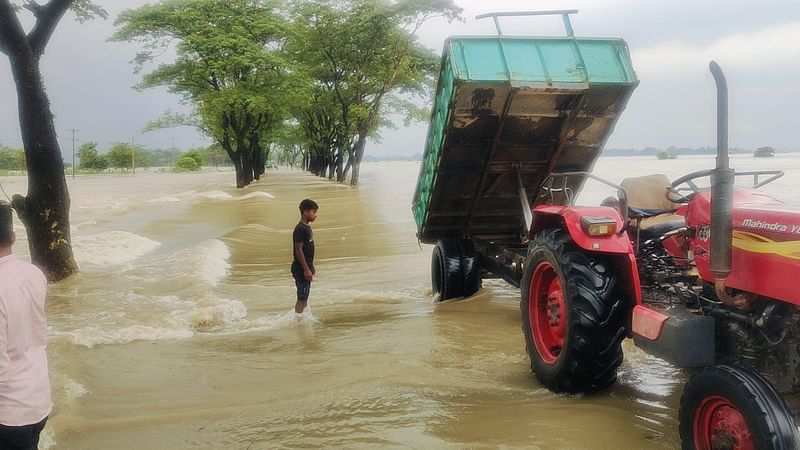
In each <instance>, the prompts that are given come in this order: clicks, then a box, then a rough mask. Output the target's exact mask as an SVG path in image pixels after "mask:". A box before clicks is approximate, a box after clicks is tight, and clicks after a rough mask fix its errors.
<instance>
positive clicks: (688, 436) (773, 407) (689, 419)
mask: <svg viewBox="0 0 800 450" xmlns="http://www.w3.org/2000/svg"><path fill="white" fill-rule="evenodd" d="M678 416H679V419H680V434H681V445H682V447H683V449H685V450H688V449H691V450H695V449H697V450H711V449H718V448H726V449H734V450H744V449H759V450H784V449H785V450H790V449H796V448H798V444H800V442H798V441H797V427H796V426H795V424H794V420H793V419H792V415H791V413H790V412H789V408H788V407H787V406H786V402H784V400H783V398H782V397H781V396H780V395H779V394H778V393H777V392H776V391H775V389H773V387H772V386H771V385H770V384H769V382H768V381H766V380H765V379H764V378H762V377H761V376H760V375H758V374H757V373H755V372H753V371H751V370H749V369H745V368H741V367H733V366H716V367H708V368H705V369H702V370H701V371H699V372H697V373H695V374H693V375H692V376H691V377H690V378H689V381H688V382H687V383H686V386H685V387H684V389H683V395H682V396H681V406H680V412H679V414H678Z"/></svg>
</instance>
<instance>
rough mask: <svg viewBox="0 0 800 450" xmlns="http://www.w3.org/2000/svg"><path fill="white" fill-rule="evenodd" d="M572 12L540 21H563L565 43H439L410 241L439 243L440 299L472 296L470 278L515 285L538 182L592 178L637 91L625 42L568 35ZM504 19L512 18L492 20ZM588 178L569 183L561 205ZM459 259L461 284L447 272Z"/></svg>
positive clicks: (435, 265) (507, 39) (464, 39)
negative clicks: (558, 175)
mask: <svg viewBox="0 0 800 450" xmlns="http://www.w3.org/2000/svg"><path fill="white" fill-rule="evenodd" d="M573 12H577V11H556V12H548V13H550V14H552V13H556V14H561V15H562V17H563V18H564V23H565V25H566V28H567V35H566V36H563V37H553V36H549V37H538V36H505V35H502V34H499V35H497V36H454V37H450V38H449V39H447V41H446V42H445V45H444V51H443V55H442V61H441V72H440V74H439V79H438V84H437V88H436V97H435V100H434V105H433V111H432V116H431V120H430V125H429V129H428V136H427V141H426V144H425V151H424V154H423V157H422V163H421V167H420V173H419V177H418V180H417V187H416V192H415V194H414V197H413V204H412V209H413V214H414V220H415V222H416V225H417V237H418V239H419V240H420V241H422V242H424V243H429V244H437V246H436V247H435V248H434V254H433V262H432V281H433V288H434V290H435V291H437V292H441V291H442V289H443V288H444V287H445V285H447V284H448V282H449V284H450V289H449V290H448V289H447V288H445V290H446V291H447V292H446V294H447V295H442V299H444V298H447V297H453V296H467V295H471V294H472V293H474V291H476V290H477V289H478V287H479V286H480V277H481V274H480V273H478V272H482V273H483V276H487V275H489V276H491V275H498V276H502V277H503V278H506V279H507V280H508V281H509V282H512V283H514V284H517V285H518V284H519V278H520V277H521V275H520V274H521V272H520V270H519V267H515V265H516V262H517V261H518V260H519V257H520V255H521V256H522V258H524V256H525V252H526V249H527V247H526V244H525V242H526V234H527V231H528V230H529V227H530V223H529V222H530V214H531V213H530V211H531V207H533V206H535V205H536V204H537V203H538V202H540V201H542V200H543V193H542V192H541V191H542V189H541V187H542V183H543V182H544V181H545V180H546V179H547V177H548V175H549V174H551V173H553V172H580V171H584V172H589V171H591V170H592V167H593V166H594V163H595V161H596V160H597V158H598V156H599V155H600V152H601V150H602V148H603V145H604V144H605V142H606V140H607V139H608V137H609V135H610V134H611V132H612V131H613V129H614V125H615V124H616V122H617V120H618V119H619V117H620V114H621V113H622V111H623V110H624V109H625V106H626V104H627V102H628V99H629V98H630V96H631V93H632V92H633V90H634V89H635V87H636V86H637V84H638V80H637V78H636V74H635V72H634V70H633V66H632V64H631V58H630V54H629V52H628V46H627V44H626V43H625V41H623V40H622V39H617V38H596V37H575V36H574V35H573V33H572V27H571V26H570V23H569V16H568V14H571V13H573ZM523 14H542V13H523ZM500 15H512V14H509V13H497V14H492V15H491V16H494V18H495V22H496V23H498V22H497V16H500ZM513 15H520V14H519V13H513ZM498 32H499V33H501V30H500V27H499V23H498ZM584 181H585V177H581V176H573V177H570V178H569V181H568V185H566V186H562V187H563V189H562V190H561V191H560V192H561V195H562V196H564V197H565V198H564V199H563V201H567V199H566V197H569V196H570V194H571V193H577V192H578V191H579V190H580V188H581V187H582V185H583V182H584ZM552 192H553V191H552V190H550V191H548V195H552ZM529 199H530V200H529ZM550 200H552V198H551V199H550ZM521 202H522V203H521ZM526 216H527V217H526ZM456 254H458V255H460V256H461V258H462V261H461V263H460V264H459V266H460V267H461V270H462V272H464V273H462V274H460V275H457V274H453V273H449V272H448V269H447V266H448V265H449V266H454V265H455V261H454V260H453V261H450V262H448V259H452V258H453V257H455V256H454V255H456ZM499 261H500V262H502V261H505V263H498V262H499ZM498 264H500V265H498ZM443 267H444V268H443ZM455 285H460V286H461V287H460V288H458V289H456V288H453V286H455Z"/></svg>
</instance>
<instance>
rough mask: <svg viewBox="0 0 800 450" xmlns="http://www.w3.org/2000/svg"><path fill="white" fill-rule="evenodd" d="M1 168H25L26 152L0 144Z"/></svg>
mask: <svg viewBox="0 0 800 450" xmlns="http://www.w3.org/2000/svg"><path fill="white" fill-rule="evenodd" d="M0 170H25V152H24V151H22V150H20V149H13V148H8V147H4V146H2V145H0Z"/></svg>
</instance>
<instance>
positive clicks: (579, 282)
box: [520, 230, 625, 393]
mask: <svg viewBox="0 0 800 450" xmlns="http://www.w3.org/2000/svg"><path fill="white" fill-rule="evenodd" d="M616 284H617V278H616V276H615V275H614V273H613V270H612V266H611V261H610V260H609V259H608V258H607V257H605V256H604V255H599V254H593V253H589V252H584V251H582V250H580V249H579V248H577V247H576V246H575V245H574V244H573V242H572V240H571V239H570V237H569V235H568V234H567V233H566V232H564V231H562V230H551V231H545V232H542V233H540V234H538V235H537V236H536V237H535V238H534V240H533V242H532V243H531V247H530V249H529V251H528V260H527V263H526V265H525V276H524V277H523V279H522V300H521V302H520V309H521V312H522V331H523V333H524V334H525V344H526V349H527V352H528V356H529V357H530V360H531V369H532V370H533V372H534V373H535V374H536V378H537V379H538V380H539V382H540V383H542V384H543V385H544V386H546V387H547V388H548V389H550V390H552V391H555V392H568V393H590V392H595V391H598V390H600V389H603V388H605V387H607V386H609V385H610V384H612V383H613V382H614V381H616V379H617V368H618V367H619V365H620V364H621V363H622V345H621V343H622V339H623V338H624V336H625V330H624V326H623V323H624V308H623V299H622V297H621V296H620V295H619V294H618V292H617V289H616Z"/></svg>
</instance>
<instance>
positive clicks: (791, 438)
mask: <svg viewBox="0 0 800 450" xmlns="http://www.w3.org/2000/svg"><path fill="white" fill-rule="evenodd" d="M710 68H711V72H712V74H713V75H714V79H715V81H716V83H717V96H718V105H717V107H718V132H717V134H718V136H717V139H718V146H717V161H716V162H717V164H716V168H714V169H713V170H703V171H699V172H694V173H691V174H688V175H686V176H683V177H680V178H678V179H676V180H674V181H672V182H671V183H670V182H669V181H668V180H667V178H666V177H665V176H663V175H654V176H647V177H639V178H634V179H626V180H624V181H623V182H622V186H616V185H614V184H613V183H610V182H608V181H605V180H602V179H600V178H598V177H595V176H593V175H591V174H588V173H586V172H562V173H552V174H550V175H549V177H548V178H547V180H546V181H545V182H544V183H543V184H542V187H541V189H540V191H539V196H540V197H539V199H537V202H536V206H535V207H534V208H533V214H532V221H531V222H532V223H531V224H530V227H529V228H528V229H529V230H530V232H529V234H528V237H529V239H530V242H529V246H528V251H527V257H526V259H525V261H524V265H523V266H522V269H521V272H522V274H523V276H522V280H521V292H522V301H521V306H520V308H521V312H522V322H523V327H522V328H523V332H524V334H525V341H526V344H527V345H526V347H527V352H528V355H529V356H530V360H531V368H532V369H533V371H534V373H535V374H536V377H537V378H538V379H539V381H540V382H541V383H542V384H543V385H545V386H547V387H548V388H549V389H551V390H553V391H556V392H566V393H589V392H594V391H598V390H601V389H603V388H605V387H607V386H609V385H610V384H612V383H613V382H614V381H615V380H616V375H617V368H618V367H619V365H620V363H621V362H622V357H623V354H622V347H621V343H622V340H623V339H624V338H625V337H632V338H633V339H634V342H635V344H636V345H637V346H638V347H640V348H642V349H643V350H645V351H646V352H648V353H651V354H653V355H656V356H659V357H661V358H663V359H665V360H667V361H669V362H671V363H672V364H674V365H676V366H679V367H683V368H687V369H690V370H691V375H690V378H689V380H688V382H687V383H686V386H685V388H684V390H683V394H682V398H681V403H680V412H679V418H680V436H681V442H682V446H683V448H684V449H703V450H708V449H741V450H743V449H797V448H800V440H799V439H798V432H797V427H796V425H795V421H794V416H793V413H792V409H791V408H790V407H789V406H787V401H789V400H790V399H791V398H792V394H793V393H796V392H799V391H800V309H798V306H799V305H800V289H798V288H797V286H795V285H794V284H793V282H792V281H791V279H792V278H793V277H794V276H800V209H791V208H789V207H787V206H786V205H785V204H784V203H783V202H782V201H780V200H778V199H776V198H773V197H772V196H770V195H768V194H766V193H764V192H762V191H759V190H758V188H759V187H761V186H763V185H765V184H767V183H769V182H771V181H774V180H775V179H777V178H779V177H780V176H782V175H783V173H782V172H780V171H755V172H735V171H734V170H733V169H731V168H729V164H728V152H727V86H726V82H725V77H724V75H723V73H722V71H721V69H720V68H719V66H718V65H717V64H716V63H714V62H712V63H711V64H710ZM574 176H579V177H588V178H593V179H595V180H598V181H600V182H602V183H605V184H607V185H610V186H613V187H614V188H616V189H617V190H618V191H617V192H618V194H617V196H616V197H611V198H608V199H606V200H604V201H603V204H602V206H599V207H580V206H574V198H573V197H574V196H573V195H572V190H571V188H570V187H569V186H570V182H569V179H570V177H574ZM740 177H741V178H740ZM745 177H746V179H748V180H752V185H751V186H749V187H741V186H740V185H738V184H737V185H735V184H734V180H735V179H739V180H743V179H744V178H745ZM704 180H705V181H706V182H705V183H703V181H704ZM789 403H791V401H789Z"/></svg>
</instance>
